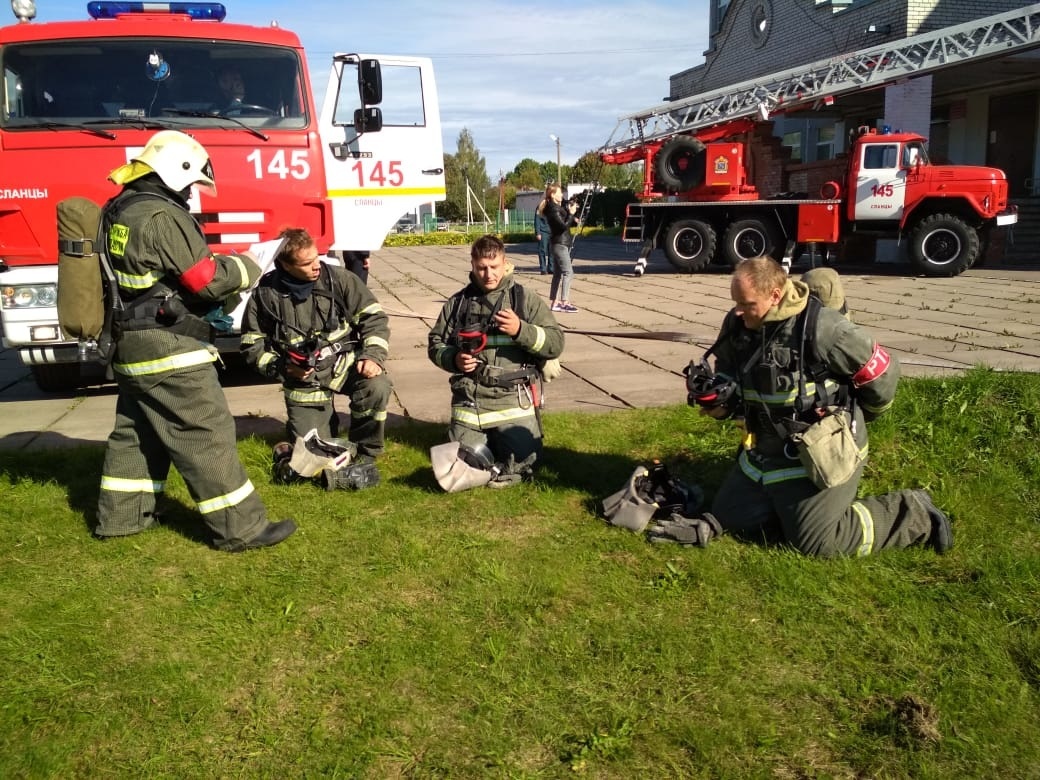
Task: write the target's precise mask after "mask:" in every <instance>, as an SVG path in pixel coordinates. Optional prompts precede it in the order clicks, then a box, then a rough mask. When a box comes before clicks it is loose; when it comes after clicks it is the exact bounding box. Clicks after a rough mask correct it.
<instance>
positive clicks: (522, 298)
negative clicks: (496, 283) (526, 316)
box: [509, 282, 527, 316]
mask: <svg viewBox="0 0 1040 780" xmlns="http://www.w3.org/2000/svg"><path fill="white" fill-rule="evenodd" d="M526 303H527V299H526V295H525V293H524V288H523V286H521V285H519V284H517V283H516V282H513V286H512V287H510V288H509V308H511V309H512V310H513V311H515V312H516V313H517V316H519V315H522V314H523V313H524V306H525V305H526Z"/></svg>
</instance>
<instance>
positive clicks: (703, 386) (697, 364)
mask: <svg viewBox="0 0 1040 780" xmlns="http://www.w3.org/2000/svg"><path fill="white" fill-rule="evenodd" d="M822 307H823V304H822V303H821V302H820V299H819V298H818V297H817V296H816V295H815V294H810V295H809V296H808V298H807V300H806V306H805V309H803V310H802V311H801V312H800V313H799V314H798V322H797V323H796V325H795V327H796V328H797V329H798V343H799V346H798V350H797V353H796V355H797V368H796V370H797V373H798V395H797V396H795V399H794V403H793V405H792V413H791V415H790V416H785V417H782V418H779V419H778V418H776V417H775V416H774V415H773V412H772V411H771V410H770V408H769V406H768V405H767V404H766V403H765V402H764V401H763V402H762V403H761V407H762V410H763V411H764V413H765V417H766V419H767V420H768V421H769V423H770V425H772V427H773V428H774V429H775V430H776V432H777V434H778V435H779V436H780V438H781V439H783V440H784V441H785V452H786V451H787V450H789V449H790V450H792V451H793V448H791V447H790V442H791V437H792V436H794V435H795V434H800V433H804V432H805V431H806V430H807V429H808V428H809V427H810V426H811V425H812V424H813V423H814V422H816V421H818V420H819V419H820V417H822V416H823V415H824V413H825V411H826V410H834V409H835V408H836V407H837V408H838V409H841V410H843V411H845V412H848V413H850V415H851V414H852V412H853V411H854V405H855V398H854V397H853V395H852V393H851V392H850V389H849V383H848V382H847V381H843V380H842V379H840V378H839V377H835V376H834V375H833V374H832V373H831V371H830V370H829V369H828V368H827V365H826V363H825V362H824V361H823V360H822V359H821V357H820V356H819V355H818V354H817V349H816V329H817V321H818V319H819V315H820V309H821V308H822ZM736 319H737V318H736V317H735V316H734V315H732V314H730V315H729V317H727V320H726V323H725V324H724V326H723V328H722V332H721V333H720V335H719V339H718V340H717V341H716V342H715V343H714V344H712V345H711V347H710V348H709V349H708V351H707V352H705V353H704V355H703V357H701V359H700V360H699V361H693V360H691V361H690V364H689V365H688V366H686V368H685V369H683V374H685V376H686V389H687V403H688V404H689V405H690V406H695V405H696V406H702V407H705V408H707V409H713V408H718V407H725V408H726V409H727V410H728V411H729V413H730V416H732V415H733V414H735V413H736V412H737V405H738V399H737V389H738V385H737V382H736V381H735V380H732V379H727V378H725V377H720V376H718V375H717V374H716V373H715V371H714V370H713V369H712V368H711V367H710V366H709V364H708V357H709V356H711V355H712V354H713V353H714V352H715V351H716V349H717V348H718V346H719V344H720V343H721V341H722V339H723V338H725V337H726V336H727V335H728V334H729V333H730V332H731V330H732V328H733V327H735V326H736V325H737V323H736V322H734V320H736ZM779 330H780V329H779V328H777V329H775V330H774V332H773V333H772V334H771V335H770V337H769V340H768V341H766V340H763V342H762V343H761V344H760V345H759V347H758V348H757V349H755V351H754V352H753V353H752V354H751V356H750V357H749V358H748V360H747V361H746V362H745V363H744V365H743V366H742V367H741V369H740V372H739V373H740V376H752V377H754V385H755V386H756V387H768V388H771V389H772V390H774V391H775V390H776V388H777V369H778V368H779V366H777V365H776V364H775V363H772V362H770V361H768V360H767V359H766V358H765V357H764V354H765V352H766V350H767V348H768V347H769V344H770V343H771V342H772V340H773V339H774V338H775V337H776V335H777V334H778V333H779ZM806 377H808V378H810V379H811V380H812V382H813V386H814V389H813V392H812V393H810V392H809V389H808V382H807V380H806ZM827 380H831V381H833V382H837V383H838V385H839V388H838V390H837V391H836V392H833V393H832V392H829V391H828V389H827ZM853 419H854V416H853ZM787 454H788V455H789V456H791V455H790V453H787Z"/></svg>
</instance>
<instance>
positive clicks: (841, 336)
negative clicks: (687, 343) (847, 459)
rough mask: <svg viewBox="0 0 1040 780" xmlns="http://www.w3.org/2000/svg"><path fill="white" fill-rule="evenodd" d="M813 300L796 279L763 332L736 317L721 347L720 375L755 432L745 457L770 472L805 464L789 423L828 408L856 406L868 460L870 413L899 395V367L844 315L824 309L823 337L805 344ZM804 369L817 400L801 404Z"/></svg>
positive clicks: (820, 319) (819, 329)
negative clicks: (789, 438) (734, 389)
mask: <svg viewBox="0 0 1040 780" xmlns="http://www.w3.org/2000/svg"><path fill="white" fill-rule="evenodd" d="M808 300H809V289H808V287H806V286H805V285H804V284H803V283H801V282H799V281H794V280H790V279H789V280H788V281H787V285H786V287H785V289H784V293H783V297H782V298H781V300H780V303H779V304H778V305H777V306H776V308H775V309H773V310H772V311H770V312H769V313H768V314H767V315H766V317H765V321H764V322H763V324H762V327H761V329H759V330H757V331H755V330H751V329H749V328H747V327H746V326H745V325H744V322H743V320H742V319H741V318H740V317H737V316H736V314H735V313H733V312H730V314H729V315H728V316H727V317H726V320H725V322H724V323H723V326H722V329H721V331H720V334H719V341H718V344H717V346H716V348H715V356H716V360H715V370H716V372H717V373H718V374H719V375H720V376H723V377H726V378H729V379H732V380H734V381H735V382H736V384H737V392H738V398H739V400H738V402H737V408H736V409H735V412H736V414H737V415H742V416H743V417H744V424H745V427H746V428H747V433H748V437H747V438H746V439H745V446H744V449H743V451H742V452H741V458H742V459H746V457H747V455H748V453H749V451H750V453H751V454H752V455H753V456H754V457H756V458H758V459H759V460H758V464H757V465H758V467H759V468H764V470H767V471H769V470H772V469H780V468H787V467H791V466H797V459H796V457H794V449H793V447H791V446H790V445H789V443H788V442H787V441H786V440H785V436H784V433H785V431H786V430H787V429H788V428H789V427H790V426H789V425H788V422H789V421H794V423H795V426H797V424H798V423H802V424H804V423H811V422H812V421H813V419H816V418H818V416H819V409H820V408H821V407H824V406H844V407H845V408H848V409H849V411H850V413H851V415H852V420H853V430H854V433H855V438H856V442H857V444H858V445H859V446H860V450H861V451H862V452H863V454H864V456H865V455H866V447H867V427H866V424H865V417H864V414H866V416H867V417H869V418H873V417H875V416H877V415H879V414H882V413H883V412H885V411H887V410H888V408H889V407H890V406H891V405H892V402H893V400H894V398H895V393H896V385H897V383H898V381H899V364H898V362H897V361H896V359H895V358H894V357H893V356H891V355H889V354H888V353H887V352H886V351H885V349H884V348H883V347H881V346H879V345H878V344H877V343H876V342H875V341H874V340H873V338H872V337H871V336H870V334H868V333H867V332H866V331H865V330H863V329H862V328H861V327H859V326H858V325H856V324H854V323H852V322H851V321H849V320H848V319H847V318H846V317H844V316H843V315H842V314H841V312H839V311H838V310H836V309H833V308H828V307H824V306H820V307H819V309H818V314H817V319H816V328H815V334H812V335H810V334H806V338H805V339H804V340H803V338H802V323H803V321H805V318H804V317H803V316H802V315H803V312H804V311H805V310H806V307H807V304H808ZM803 348H804V350H805V353H806V354H805V355H802V350H803ZM803 372H804V374H805V376H804V387H805V391H806V395H807V396H808V397H809V399H808V400H804V399H803V401H802V402H801V403H799V402H798V398H799V396H800V395H801V388H800V386H799V375H800V374H802V373H803ZM807 406H808V407H809V408H806V407H807ZM799 408H800V411H799ZM785 447H786V453H785ZM792 461H793V463H792Z"/></svg>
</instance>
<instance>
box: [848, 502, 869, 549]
mask: <svg viewBox="0 0 1040 780" xmlns="http://www.w3.org/2000/svg"><path fill="white" fill-rule="evenodd" d="M852 511H853V512H855V513H856V516H857V517H858V518H859V529H860V538H861V540H862V541H861V542H860V544H859V549H857V550H856V557H857V558H862V557H863V556H864V555H870V553H871V552H873V550H874V516H873V515H872V514H870V510H869V509H867V508H866V507H865V506H864V505H863V504H861V503H860V502H859V501H853V502H852Z"/></svg>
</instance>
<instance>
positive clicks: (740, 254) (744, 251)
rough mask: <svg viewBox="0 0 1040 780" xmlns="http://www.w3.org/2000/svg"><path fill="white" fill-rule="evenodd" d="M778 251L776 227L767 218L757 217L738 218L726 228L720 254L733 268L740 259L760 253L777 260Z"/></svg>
mask: <svg viewBox="0 0 1040 780" xmlns="http://www.w3.org/2000/svg"><path fill="white" fill-rule="evenodd" d="M779 251H780V239H779V238H777V232H776V228H774V227H773V225H772V224H771V223H770V222H769V221H767V220H764V219H759V218H757V217H752V218H750V219H738V220H737V221H736V222H733V223H732V224H731V225H730V226H729V227H728V228H726V236H725V238H724V239H723V242H722V256H723V257H724V258H725V260H726V261H727V262H728V263H729V264H730V266H731V267H733V268H736V267H737V263H739V262H740V261H741V260H747V259H748V258H749V257H760V256H762V255H767V256H769V257H772V258H773V259H774V260H776V261H777V262H779V261H780V256H779Z"/></svg>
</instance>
